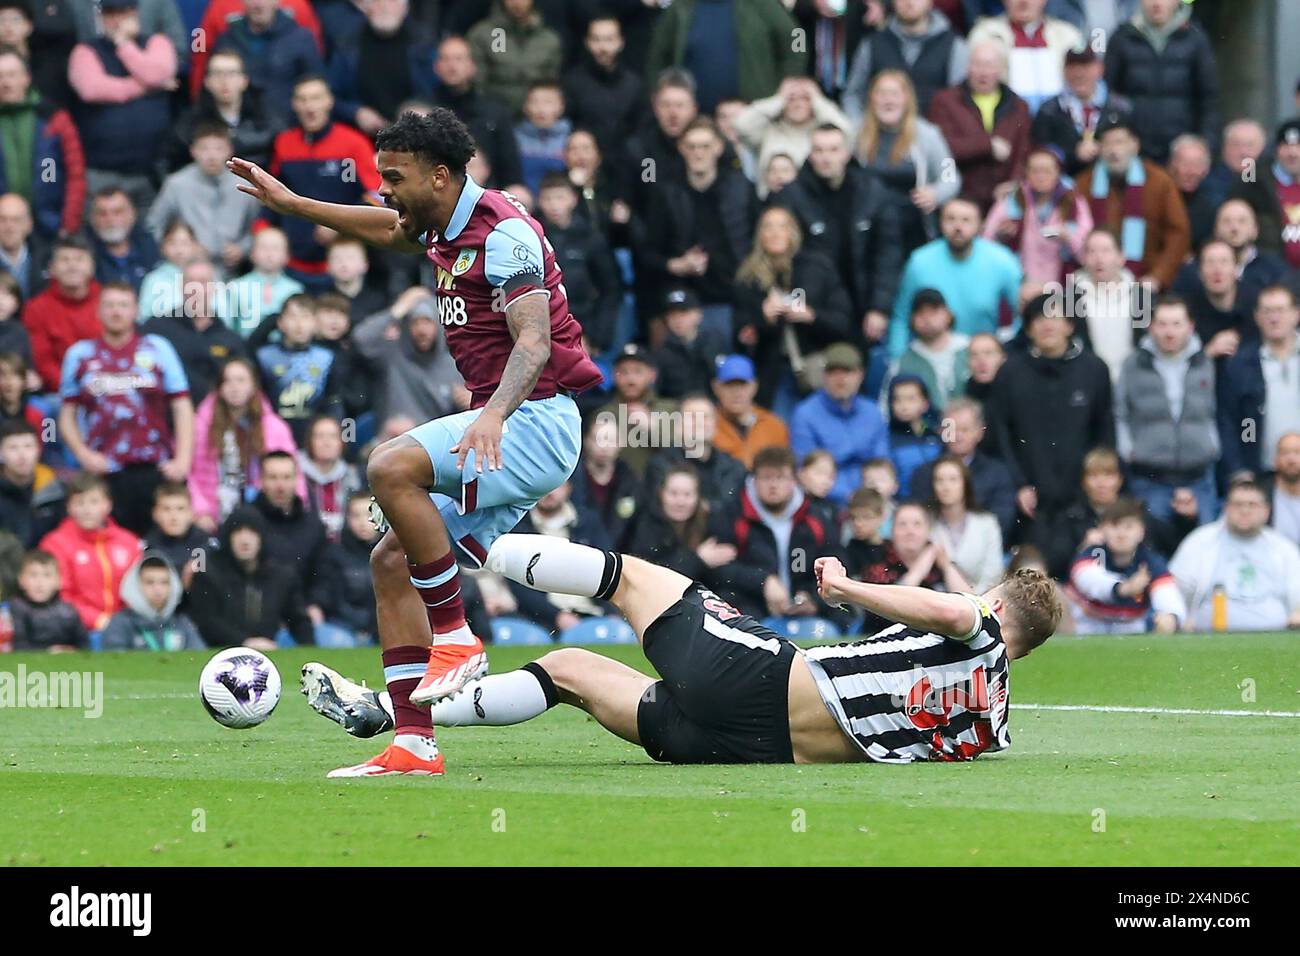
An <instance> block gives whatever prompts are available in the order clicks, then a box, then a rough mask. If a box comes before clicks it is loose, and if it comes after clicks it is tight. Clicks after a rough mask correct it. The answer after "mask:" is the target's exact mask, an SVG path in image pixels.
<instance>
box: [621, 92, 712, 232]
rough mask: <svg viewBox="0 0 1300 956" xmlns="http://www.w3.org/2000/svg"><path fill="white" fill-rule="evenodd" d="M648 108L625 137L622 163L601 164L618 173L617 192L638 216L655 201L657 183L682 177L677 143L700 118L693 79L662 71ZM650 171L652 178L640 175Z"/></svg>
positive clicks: (682, 166) (684, 167)
mask: <svg viewBox="0 0 1300 956" xmlns="http://www.w3.org/2000/svg"><path fill="white" fill-rule="evenodd" d="M650 109H651V117H650V118H649V119H648V120H646V121H645V122H643V123H642V124H641V126H640V128H639V129H637V130H636V131H635V132H634V133H633V134H632V135H631V137H629V138H628V141H627V147H626V149H625V151H624V155H623V160H624V161H623V162H622V163H618V162H612V161H611V160H610V159H608V158H607V159H606V161H605V166H606V168H607V169H612V170H620V171H622V173H623V179H624V182H623V183H622V185H621V189H622V190H623V191H624V192H626V194H627V197H628V201H629V202H630V203H631V204H632V207H633V209H635V210H636V211H637V212H638V213H641V212H644V211H646V210H647V209H649V207H650V206H651V205H652V203H653V202H655V201H656V200H657V198H658V196H659V192H658V189H657V188H656V187H657V185H658V184H659V183H660V182H668V181H670V180H673V181H678V182H680V181H681V180H682V179H683V178H685V176H686V163H685V161H684V160H683V159H682V154H681V151H680V150H679V149H678V148H677V141H678V140H679V139H680V138H681V136H682V133H684V132H685V131H686V127H687V126H689V125H690V124H691V123H692V122H694V120H695V119H696V117H698V116H699V115H700V108H699V104H698V103H696V100H695V80H694V79H692V77H691V75H690V74H689V73H687V72H685V71H684V70H677V69H670V70H665V71H664V72H663V73H662V74H660V75H659V76H658V77H656V79H655V80H654V83H653V84H652V88H651V93H650ZM651 170H653V178H649V177H646V176H645V175H644V173H645V172H646V171H651Z"/></svg>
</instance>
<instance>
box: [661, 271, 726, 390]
mask: <svg viewBox="0 0 1300 956" xmlns="http://www.w3.org/2000/svg"><path fill="white" fill-rule="evenodd" d="M661 319H662V321H663V324H664V340H663V344H662V345H660V346H659V348H657V349H655V353H654V359H655V365H656V366H657V367H658V369H659V379H658V381H657V383H656V384H657V387H658V391H659V394H660V395H662V396H663V397H664V398H675V399H682V398H685V397H686V396H687V395H691V394H701V393H707V392H708V390H709V388H710V386H711V385H712V383H713V375H714V372H716V371H717V367H718V357H719V356H720V355H722V353H723V352H725V351H726V348H727V341H726V340H725V339H722V338H719V337H718V336H717V335H715V334H712V333H710V332H708V331H707V330H704V329H702V328H701V327H700V325H701V322H702V321H703V319H704V313H703V311H702V310H701V308H700V300H699V298H698V297H697V296H696V295H695V293H694V292H692V291H691V290H690V289H673V290H672V291H671V292H669V293H668V295H667V296H666V297H665V298H664V309H663V313H662V315H661Z"/></svg>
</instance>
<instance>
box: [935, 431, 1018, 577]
mask: <svg viewBox="0 0 1300 956" xmlns="http://www.w3.org/2000/svg"><path fill="white" fill-rule="evenodd" d="M930 485H931V487H930V510H931V512H933V514H934V527H933V528H932V529H931V540H932V541H933V542H934V543H935V544H938V545H940V546H941V547H942V548H943V549H944V550H945V551H947V552H948V557H949V559H950V560H951V561H952V563H953V564H955V565H957V569H958V570H959V571H961V573H962V574H963V575H965V577H966V579H967V580H969V581H970V583H971V585H972V587H973V589H974V591H975V593H976V594H982V593H983V592H984V591H987V590H988V589H989V588H991V587H993V585H995V584H997V582H998V581H999V580H1000V579H1001V577H1002V530H1001V528H999V527H998V519H997V518H996V517H995V516H994V515H992V514H989V513H988V512H987V511H981V510H979V508H978V507H977V505H976V503H975V495H974V492H973V485H972V482H971V476H970V469H969V468H967V467H966V465H965V463H964V462H963V461H962V460H961V459H960V458H957V457H956V456H954V455H942V456H940V457H939V458H938V459H936V460H935V463H934V468H933V470H932V471H931V472H930Z"/></svg>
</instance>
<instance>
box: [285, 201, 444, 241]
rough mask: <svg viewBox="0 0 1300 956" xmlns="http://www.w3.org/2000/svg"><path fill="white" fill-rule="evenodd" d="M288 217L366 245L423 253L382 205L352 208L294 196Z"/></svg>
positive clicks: (395, 218) (389, 211)
mask: <svg viewBox="0 0 1300 956" xmlns="http://www.w3.org/2000/svg"><path fill="white" fill-rule="evenodd" d="M289 215H291V216H298V217H300V218H302V219H307V220H309V221H311V222H314V223H315V224H316V225H318V226H325V227H326V228H328V229H333V230H334V231H335V232H338V233H341V234H343V235H345V236H349V237H351V238H353V239H359V240H361V241H362V242H364V243H365V244H366V245H368V246H380V247H382V248H385V249H393V250H395V251H397V252H423V251H424V250H423V247H422V246H420V244H419V243H417V242H411V241H409V240H408V239H407V238H406V236H405V235H403V233H402V230H401V228H400V227H399V226H398V225H397V212H396V211H394V210H392V209H388V208H386V207H384V206H368V205H356V206H353V205H348V204H346V203H335V202H322V201H321V200H319V199H310V198H308V197H307V196H295V198H294V199H293V202H292V205H291V206H290V209H289Z"/></svg>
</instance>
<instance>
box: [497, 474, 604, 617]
mask: <svg viewBox="0 0 1300 956" xmlns="http://www.w3.org/2000/svg"><path fill="white" fill-rule="evenodd" d="M515 531H516V532H519V533H521V534H545V535H550V536H552V537H557V538H563V539H565V540H566V541H573V542H576V543H577V544H585V545H588V546H589V547H592V548H600V549H601V550H604V551H608V550H610V549H611V548H612V547H613V545H612V543H611V542H610V539H609V534H608V533H607V532H606V530H605V528H604V526H603V525H602V524H601V522H600V518H599V517H598V516H597V514H596V513H595V512H594V511H590V510H588V509H586V508H583V507H579V506H578V505H575V504H574V503H573V501H572V499H571V495H570V485H569V483H568V482H567V481H566V482H564V483H563V484H561V485H560V486H559V487H558V488H556V489H555V490H553V491H551V492H550V493H548V494H546V495H543V496H542V498H541V499H540V500H539V501H538V502H537V504H536V505H534V506H533V510H532V511H530V512H529V513H528V514H526V515H524V517H523V520H522V521H520V522H519V526H518V527H516V528H515ZM506 583H507V584H508V585H509V587H510V593H511V594H513V595H514V598H515V603H516V604H517V605H518V608H519V614H520V615H521V616H522V617H525V618H527V619H528V620H530V621H533V622H534V623H537V624H540V625H541V626H542V627H544V628H546V629H547V630H548V631H556V632H561V631H566V630H568V629H569V628H571V627H573V625H575V624H577V623H578V622H579V621H580V620H582V618H584V617H593V616H597V617H599V616H603V615H604V614H605V613H606V608H605V606H604V605H603V603H602V602H600V601H596V600H594V599H592V598H584V597H580V596H577V595H572V594H545V593H543V592H541V591H536V590H533V589H532V588H527V587H524V586H522V585H519V584H516V583H515V582H514V581H507V582H506Z"/></svg>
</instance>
